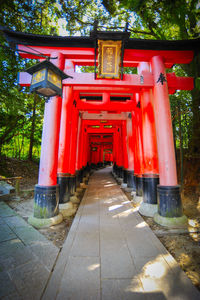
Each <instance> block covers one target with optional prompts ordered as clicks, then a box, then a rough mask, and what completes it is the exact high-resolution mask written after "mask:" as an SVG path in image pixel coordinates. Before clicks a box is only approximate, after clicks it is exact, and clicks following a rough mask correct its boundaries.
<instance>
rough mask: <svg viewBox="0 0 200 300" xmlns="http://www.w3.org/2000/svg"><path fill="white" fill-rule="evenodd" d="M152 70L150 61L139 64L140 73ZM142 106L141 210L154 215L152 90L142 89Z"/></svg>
mask: <svg viewBox="0 0 200 300" xmlns="http://www.w3.org/2000/svg"><path fill="white" fill-rule="evenodd" d="M149 71H150V66H149V63H145V62H142V63H140V64H139V67H138V73H139V74H141V75H142V74H144V73H145V72H149ZM140 106H141V110H142V135H143V140H142V141H143V153H144V160H143V162H144V164H143V202H142V203H141V205H140V208H139V211H140V213H141V214H142V215H145V216H148V217H153V215H154V214H155V213H156V212H157V185H158V183H159V176H158V172H159V171H158V155H157V144H156V132H155V121H154V112H153V103H152V90H150V89H148V90H147V89H145V88H144V89H142V90H141V101H140Z"/></svg>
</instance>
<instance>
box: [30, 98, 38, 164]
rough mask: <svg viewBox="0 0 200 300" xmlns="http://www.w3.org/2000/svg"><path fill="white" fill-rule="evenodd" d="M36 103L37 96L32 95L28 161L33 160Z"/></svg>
mask: <svg viewBox="0 0 200 300" xmlns="http://www.w3.org/2000/svg"><path fill="white" fill-rule="evenodd" d="M36 102H37V95H36V94H34V100H33V111H32V113H33V115H32V123H31V132H30V142H29V153H28V159H29V160H31V161H32V160H33V144H34V133H35V119H36Z"/></svg>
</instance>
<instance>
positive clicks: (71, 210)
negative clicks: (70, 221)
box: [59, 201, 77, 219]
mask: <svg viewBox="0 0 200 300" xmlns="http://www.w3.org/2000/svg"><path fill="white" fill-rule="evenodd" d="M59 210H60V213H61V214H62V216H63V219H65V218H67V217H71V216H73V215H74V214H75V213H76V210H77V208H76V207H75V206H74V205H73V203H72V202H71V201H69V202H67V203H62V204H59Z"/></svg>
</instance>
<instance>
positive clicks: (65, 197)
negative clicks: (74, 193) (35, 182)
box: [57, 174, 70, 203]
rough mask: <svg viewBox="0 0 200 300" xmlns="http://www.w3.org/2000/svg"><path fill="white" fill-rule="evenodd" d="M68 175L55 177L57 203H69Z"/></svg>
mask: <svg viewBox="0 0 200 300" xmlns="http://www.w3.org/2000/svg"><path fill="white" fill-rule="evenodd" d="M69 180H70V177H69V175H67V176H66V175H61V176H60V175H59V174H58V176H57V183H58V185H59V203H66V202H68V201H69V197H70V191H69Z"/></svg>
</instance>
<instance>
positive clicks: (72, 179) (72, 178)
mask: <svg viewBox="0 0 200 300" xmlns="http://www.w3.org/2000/svg"><path fill="white" fill-rule="evenodd" d="M75 192H76V177H75V175H71V176H70V177H69V194H70V196H72V195H74V194H75Z"/></svg>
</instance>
